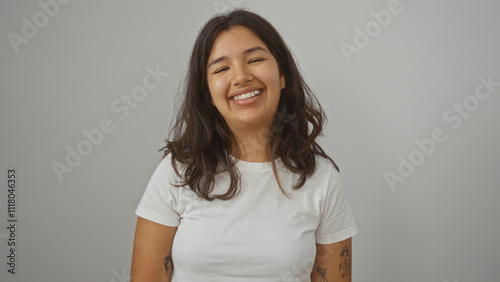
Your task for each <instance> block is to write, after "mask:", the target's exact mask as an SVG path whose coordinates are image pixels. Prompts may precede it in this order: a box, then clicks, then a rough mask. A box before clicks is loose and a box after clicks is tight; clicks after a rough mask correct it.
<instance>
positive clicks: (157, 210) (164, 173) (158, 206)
mask: <svg viewBox="0 0 500 282" xmlns="http://www.w3.org/2000/svg"><path fill="white" fill-rule="evenodd" d="M174 175H175V173H174V172H173V169H172V168H171V162H170V158H169V157H165V158H163V159H162V161H161V162H160V164H159V165H158V166H157V168H156V170H155V171H154V173H153V175H152V176H151V178H150V180H149V182H148V185H147V186H146V190H145V191H144V194H143V196H142V199H141V201H140V202H139V205H138V206H137V209H136V211H135V214H136V215H138V216H140V217H142V218H145V219H148V220H151V221H153V222H156V223H159V224H163V225H168V226H178V225H179V223H180V216H181V215H180V213H179V210H181V207H179V203H180V201H179V193H180V190H182V188H179V187H175V186H172V184H171V183H174V182H173V180H174V179H173V177H174Z"/></svg>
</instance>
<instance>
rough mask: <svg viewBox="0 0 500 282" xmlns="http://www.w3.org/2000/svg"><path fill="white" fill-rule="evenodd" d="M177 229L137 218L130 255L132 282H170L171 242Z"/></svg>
mask: <svg viewBox="0 0 500 282" xmlns="http://www.w3.org/2000/svg"><path fill="white" fill-rule="evenodd" d="M176 231H177V227H171V226H166V225H162V224H158V223H155V222H153V221H150V220H147V219H144V218H142V217H138V219H137V226H136V228H135V238H134V249H133V254H132V271H131V273H130V281H132V282H170V278H171V276H172V271H173V263H172V242H173V240H174V236H175V232H176Z"/></svg>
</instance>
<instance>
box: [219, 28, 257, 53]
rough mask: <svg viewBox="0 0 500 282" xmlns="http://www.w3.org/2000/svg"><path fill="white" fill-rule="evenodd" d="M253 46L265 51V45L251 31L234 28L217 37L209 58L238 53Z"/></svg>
mask: <svg viewBox="0 0 500 282" xmlns="http://www.w3.org/2000/svg"><path fill="white" fill-rule="evenodd" d="M255 46H261V47H264V48H266V49H267V46H266V44H265V43H264V42H263V41H262V40H261V39H260V38H259V37H258V36H257V35H256V34H255V33H254V32H253V31H252V30H250V29H249V28H247V27H244V26H235V27H232V28H230V29H229V30H225V31H222V32H220V33H219V34H218V35H217V37H216V38H215V40H214V43H213V45H212V52H211V53H210V58H214V57H218V56H228V55H231V54H234V53H240V52H242V51H244V50H246V49H248V48H252V47H255Z"/></svg>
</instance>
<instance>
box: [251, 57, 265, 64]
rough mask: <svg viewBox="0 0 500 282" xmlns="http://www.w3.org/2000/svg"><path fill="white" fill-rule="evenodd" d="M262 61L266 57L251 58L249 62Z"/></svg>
mask: <svg viewBox="0 0 500 282" xmlns="http://www.w3.org/2000/svg"><path fill="white" fill-rule="evenodd" d="M260 61H264V58H255V59H251V60H250V61H249V62H248V63H255V62H260Z"/></svg>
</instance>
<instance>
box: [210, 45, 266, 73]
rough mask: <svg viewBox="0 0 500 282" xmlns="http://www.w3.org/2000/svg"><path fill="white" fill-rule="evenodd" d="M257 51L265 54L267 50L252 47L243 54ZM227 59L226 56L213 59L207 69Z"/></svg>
mask: <svg viewBox="0 0 500 282" xmlns="http://www.w3.org/2000/svg"><path fill="white" fill-rule="evenodd" d="M255 51H264V52H265V51H267V50H266V49H265V48H264V47H261V46H255V47H252V48H250V49H247V50H245V51H243V54H250V53H252V52H255ZM225 59H227V57H226V56H222V57H218V58H216V59H213V60H212V61H211V62H210V63H208V66H207V69H208V68H210V67H211V66H212V65H213V64H216V63H218V62H220V61H223V60H225Z"/></svg>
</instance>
